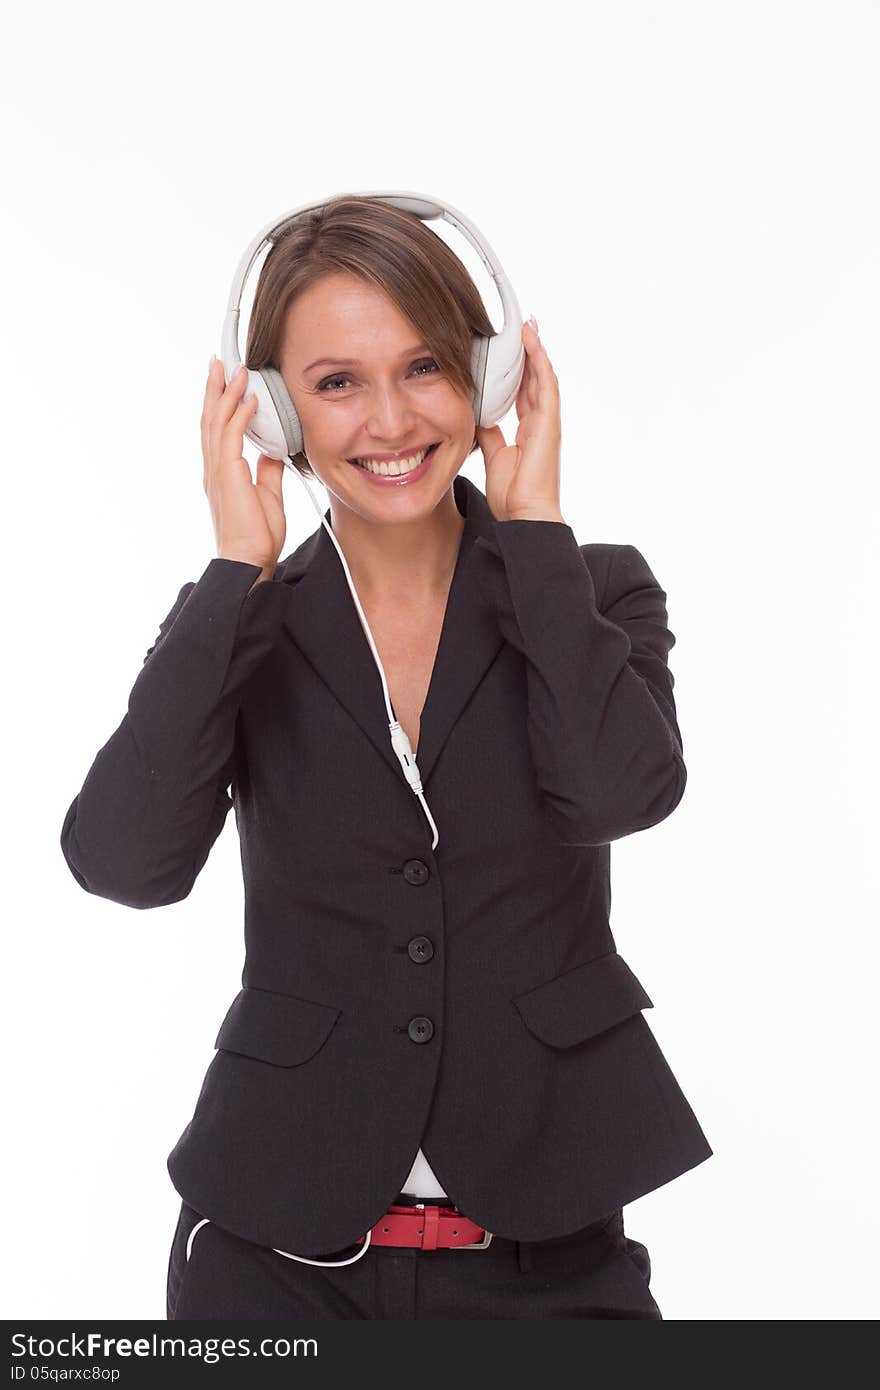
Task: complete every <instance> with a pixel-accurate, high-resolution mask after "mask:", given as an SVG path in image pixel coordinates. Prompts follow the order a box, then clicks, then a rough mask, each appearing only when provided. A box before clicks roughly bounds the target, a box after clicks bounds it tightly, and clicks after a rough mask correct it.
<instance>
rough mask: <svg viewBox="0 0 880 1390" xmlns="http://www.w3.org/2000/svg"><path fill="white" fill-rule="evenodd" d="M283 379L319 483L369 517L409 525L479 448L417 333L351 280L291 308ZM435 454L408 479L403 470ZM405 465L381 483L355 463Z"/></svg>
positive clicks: (375, 292) (322, 284)
mask: <svg viewBox="0 0 880 1390" xmlns="http://www.w3.org/2000/svg"><path fill="white" fill-rule="evenodd" d="M280 363H281V375H282V377H283V378H284V382H285V385H286V386H287V389H288V391H289V392H290V395H291V398H292V400H293V403H294V405H295V407H296V410H297V413H298V415H299V418H300V421H301V422H302V428H303V440H304V444H305V452H306V456H307V458H308V461H309V463H310V464H311V466H312V468H313V470H314V472H315V473H316V474H317V476H318V478H319V479H320V480H321V482H322V483H323V484H324V486H325V487H326V488H327V490H328V492H330V493H332V494H333V495H334V496H335V497H336V498H338V499H339V501H340V502H342V503H344V504H345V505H346V506H348V507H351V508H352V509H353V510H354V511H355V512H357V513H359V514H360V515H362V516H365V517H370V518H374V519H381V520H386V521H393V520H402V521H403V520H405V521H411V520H415V519H417V518H419V517H424V516H427V515H428V514H429V513H430V512H431V511H432V510H433V509H434V507H436V505H437V503H438V502H439V500H440V498H441V497H443V496H444V494H445V493H447V492H448V490H449V488H450V487H451V485H452V480H453V479H454V478H455V476H456V474H457V473H458V472H459V471H460V469H461V466H462V464H463V463H464V460H465V459H466V458H467V456H468V454H469V452H470V449H471V446H472V445H473V441H474V425H475V422H474V412H473V408H472V406H471V403H470V400H468V399H466V398H465V397H464V396H462V394H461V393H460V392H459V391H458V390H457V389H455V388H454V387H453V385H452V383H451V382H450V381H449V379H448V378H447V377H446V376H445V375H444V374H443V373H441V371H440V369H439V367H438V366H437V363H436V362H435V361H434V359H433V358H432V357H431V354H430V350H429V349H428V348H427V346H426V345H425V344H423V343H420V342H419V335H418V332H417V331H416V329H415V328H414V326H413V324H412V323H410V321H409V320H408V319H406V318H404V316H403V315H402V314H401V313H400V311H399V309H398V308H397V307H396V305H395V304H394V303H393V301H392V300H391V299H389V297H388V296H387V295H386V294H385V292H384V291H383V290H381V289H379V288H378V286H375V285H370V284H368V283H366V282H365V281H363V280H360V279H358V278H357V276H355V275H349V274H347V273H345V272H342V271H341V272H339V273H338V274H337V273H334V274H332V275H326V276H324V277H323V278H322V279H321V280H319V281H316V282H315V283H314V284H313V285H310V286H309V288H308V289H306V290H303V291H301V293H300V294H298V295H297V296H296V298H295V300H294V301H293V302H292V304H291V305H290V307H289V309H288V312H287V318H286V321H285V331H284V342H283V346H282V350H281V357H280ZM428 445H437V446H438V447H437V448H436V449H435V450H434V451H433V453H432V454H431V455H430V456H429V458H428V460H427V466H420V467H419V468H418V469H417V471H415V472H413V473H412V474H411V475H406V474H405V471H404V470H405V469H406V468H407V467H409V466H410V465H411V464H412V462H414V461H415V460H414V459H413V458H411V457H410V456H412V455H415V456H416V458H417V457H418V455H419V454H420V453H421V451H422V450H424V448H425V447H426V446H428ZM371 454H373V455H375V454H378V455H386V456H387V455H389V454H395V455H398V456H399V464H398V466H399V472H398V473H397V475H396V476H394V473H395V469H394V466H392V465H389V467H388V469H387V472H388V473H389V474H390V475H392V476H387V477H386V476H385V474H384V473H383V475H382V476H381V477H379V478H378V479H377V478H376V477H375V476H372V474H371V473H370V472H369V471H367V470H366V469H364V468H363V467H361V466H360V465H359V464H356V463H353V462H352V460H353V459H363V458H365V457H369V456H370V455H371Z"/></svg>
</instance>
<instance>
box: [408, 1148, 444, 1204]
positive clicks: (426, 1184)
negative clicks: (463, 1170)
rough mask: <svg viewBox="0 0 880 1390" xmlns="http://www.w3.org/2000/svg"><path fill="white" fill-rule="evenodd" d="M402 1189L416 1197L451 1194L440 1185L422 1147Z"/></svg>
mask: <svg viewBox="0 0 880 1390" xmlns="http://www.w3.org/2000/svg"><path fill="white" fill-rule="evenodd" d="M400 1190H401V1192H411V1193H412V1194H413V1196H414V1197H446V1196H448V1195H449V1194H448V1193H447V1192H444V1190H443V1188H442V1187H441V1186H440V1184H439V1182H438V1181H437V1177H436V1175H435V1173H434V1171H433V1169H432V1167H431V1165H430V1163H429V1162H428V1160H427V1158H426V1157H425V1155H424V1153H423V1152H422V1150H421V1149H419V1151H418V1153H417V1154H416V1156H415V1159H414V1160H413V1166H412V1167H411V1168H410V1170H409V1177H408V1178H407V1180H406V1182H405V1183H404V1184H403V1187H402V1188H401V1189H400Z"/></svg>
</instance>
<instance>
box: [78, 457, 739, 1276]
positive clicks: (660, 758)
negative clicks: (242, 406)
mask: <svg viewBox="0 0 880 1390" xmlns="http://www.w3.org/2000/svg"><path fill="white" fill-rule="evenodd" d="M454 493H455V500H456V504H457V506H458V509H459V511H460V512H461V513H462V515H463V516H464V518H465V528H464V532H463V534H462V540H461V548H460V551H459V556H458V560H457V563H456V568H455V572H454V576H453V579H452V584H451V588H450V592H449V597H448V603H447V609H446V614H445V619H444V624H443V629H442V634H441V638H440V644H439V649H438V652H437V658H436V663H435V666H434V670H433V674H432V678H431V683H430V687H429V690H428V695H427V699H426V702H425V706H424V710H423V712H422V715H421V725H420V736H419V741H418V748H417V758H418V765H419V769H420V772H421V777H422V782H423V785H424V788H425V796H426V800H427V802H428V805H429V807H430V809H431V813H432V815H433V817H434V819H435V821H436V823H437V829H438V833H439V842H438V845H437V849H436V851H432V850H431V847H430V846H431V839H432V834H431V828H430V826H429V824H428V821H427V818H426V816H425V814H424V811H423V809H422V807H421V805H420V804H419V801H418V799H417V798H416V797H415V795H414V794H413V792H412V791H411V789H410V787H409V786H408V785H407V783H406V781H405V779H404V776H403V773H402V771H401V769H400V765H399V763H398V761H397V758H396V756H395V754H394V751H393V749H392V747H391V743H390V739H389V735H388V724H387V716H386V711H385V704H384V700H383V697H382V689H381V683H380V680H379V673H378V670H377V668H376V666H375V664H374V662H373V659H372V656H371V654H370V650H369V646H368V644H367V640H366V637H365V635H364V632H363V630H362V628H361V625H360V622H359V620H358V616H357V612H356V610H355V607H354V603H353V600H352V597H351V594H350V592H349V589H348V585H347V583H346V580H345V575H344V573H343V570H342V565H341V562H340V559H339V556H338V555H337V553H336V551H335V548H334V546H333V543H332V541H331V540H330V538H329V536H328V535H327V533H326V531H325V530H324V527H323V526H319V527H318V528H317V530H316V531H315V532H313V534H312V535H311V536H310V537H309V538H308V539H307V540H306V541H304V542H303V543H302V544H301V545H300V546H299V548H298V549H297V550H295V551H294V552H292V554H290V555H289V556H288V557H287V558H286V559H285V560H282V561H281V562H280V563H279V564H278V566H277V567H276V570H275V573H274V575H273V578H272V580H269V581H265V582H263V583H262V584H259V585H258V586H257V587H256V588H255V589H254V590H253V592H252V593H249V590H250V588H251V585H252V584H253V583H254V581H255V579H256V578H257V576H258V575H259V573H260V569H259V566H258V565H249V564H245V563H244V562H242V561H237V560H224V559H219V558H216V559H213V560H211V561H210V563H209V564H208V565H207V567H206V568H205V570H204V572H203V574H202V575H201V577H200V579H199V580H198V581H197V582H196V583H188V584H185V585H184V586H183V588H182V589H181V591H180V594H179V596H178V598H177V601H176V603H175V605H174V607H173V608H172V610H171V612H170V613H169V614H168V617H167V618H166V619H165V621H164V622H163V623H162V624H161V631H160V634H159V636H158V638H157V640H156V642H155V644H154V646H153V647H151V648H150V649H149V651H148V653H147V656H146V658H145V661H144V666H143V669H142V670H141V671H140V673H139V674H138V677H137V680H136V681H135V684H134V687H133V689H132V691H131V694H130V697H129V701H128V711H127V713H126V715H125V717H124V718H123V720H122V722H121V724H120V725H119V727H118V728H117V729H116V731H115V733H114V734H113V735H112V736H111V738H110V739H109V740H108V742H107V743H106V744H105V745H104V746H103V747H102V748H101V749H100V751H99V752H98V754H97V756H96V758H95V760H94V763H93V764H92V767H91V769H90V771H89V773H88V775H87V777H86V779H85V782H84V783H83V786H82V789H81V791H80V793H79V795H78V796H77V797H76V798H75V800H74V801H73V803H72V805H71V806H70V808H69V810H68V811H67V814H66V816H65V818H64V824H63V829H62V832H61V846H62V849H63V852H64V856H65V859H66V861H67V863H68V865H69V867H70V870H71V872H72V874H73V876H74V878H75V879H76V880H77V882H78V883H79V884H80V885H81V886H82V887H83V888H84V889H86V891H88V892H90V893H95V894H97V895H98V896H100V897H104V898H110V899H112V900H113V901H115V902H119V903H124V904H126V905H127V906H129V907H133V908H154V907H162V906H165V905H166V904H168V903H175V902H179V901H180V900H181V899H182V898H185V897H186V896H187V894H188V893H189V892H190V891H191V889H192V887H193V884H194V883H195V880H196V877H197V875H198V873H199V871H200V870H201V868H202V866H203V865H204V863H205V861H206V859H207V857H208V854H209V852H210V849H211V846H212V845H213V843H214V841H215V840H216V838H217V836H218V835H219V834H220V831H221V829H222V827H223V823H224V821H225V819H226V816H227V813H228V811H229V809H230V807H231V806H234V807H235V817H236V823H237V826H238V833H239V837H240V842H241V861H242V869H243V872H244V887H245V920H244V932H245V945H246V956H245V963H244V969H243V973H242V985H243V988H242V990H241V992H240V993H239V994H238V995H237V997H236V998H235V999H234V1000H233V1001H232V1004H231V1006H230V1008H229V1011H228V1012H227V1014H226V1016H225V1018H224V1019H223V1022H222V1025H221V1026H220V1030H219V1033H218V1035H217V1039H216V1042H215V1044H214V1046H215V1048H216V1049H217V1051H216V1055H215V1056H214V1058H213V1060H212V1061H211V1063H210V1065H209V1066H208V1069H207V1073H206V1075H205V1079H204V1082H203V1085H202V1089H201V1093H200V1095H199V1097H198V1103H197V1105H196V1109H195V1113H194V1115H193V1117H192V1119H191V1120H190V1122H189V1124H188V1125H187V1126H186V1128H185V1130H184V1131H183V1134H182V1135H181V1136H180V1139H179V1140H178V1142H177V1144H176V1145H175V1147H174V1149H173V1150H172V1152H171V1154H170V1155H169V1158H168V1170H169V1173H170V1176H171V1179H172V1182H173V1183H174V1186H175V1188H176V1189H177V1191H178V1193H179V1194H180V1195H181V1196H182V1197H183V1198H184V1199H185V1200H186V1201H187V1202H188V1203H189V1204H190V1205H191V1206H193V1207H195V1208H196V1210H197V1211H199V1212H201V1213H202V1214H203V1215H205V1216H209V1217H211V1218H212V1219H213V1220H214V1221H215V1222H217V1223H219V1224H220V1225H222V1226H225V1227H226V1228H227V1229H228V1230H230V1231H232V1232H234V1233H236V1234H238V1235H240V1236H242V1237H244V1238H246V1239H248V1240H253V1241H257V1242H259V1243H261V1244H264V1245H271V1246H277V1247H279V1248H281V1249H284V1250H288V1251H291V1252H294V1253H298V1254H304V1255H311V1256H320V1255H321V1254H326V1253H327V1252H331V1251H339V1250H342V1249H343V1248H344V1247H345V1246H348V1245H350V1244H352V1243H353V1242H354V1241H355V1240H356V1239H357V1238H358V1237H359V1236H362V1235H363V1234H364V1232H365V1231H366V1230H367V1228H368V1227H370V1226H371V1225H372V1224H373V1223H374V1222H375V1221H377V1220H378V1219H379V1217H380V1216H381V1215H383V1213H384V1212H385V1210H386V1209H387V1207H388V1205H389V1203H391V1202H392V1201H393V1200H394V1198H395V1197H396V1196H397V1194H398V1192H399V1191H400V1189H401V1187H402V1185H403V1183H404V1181H405V1180H406V1177H407V1175H408V1173H409V1169H410V1165H411V1164H412V1161H413V1158H414V1156H415V1153H416V1150H417V1148H418V1146H419V1145H420V1144H421V1145H422V1147H423V1149H424V1151H425V1153H426V1155H427V1158H428V1161H429V1162H430V1164H431V1166H432V1168H433V1170H434V1172H435V1173H436V1175H437V1177H438V1179H439V1180H440V1182H441V1183H442V1185H443V1187H444V1188H445V1190H446V1192H447V1193H448V1194H449V1196H450V1198H451V1199H452V1200H453V1201H454V1202H455V1203H456V1204H457V1205H458V1206H459V1208H460V1209H461V1210H462V1211H463V1212H464V1213H465V1214H466V1215H467V1216H470V1217H471V1218H473V1220H474V1221H476V1222H478V1223H479V1224H480V1225H482V1226H484V1227H486V1228H487V1229H488V1230H490V1231H493V1232H495V1233H497V1234H499V1235H502V1236H507V1237H509V1238H513V1239H519V1240H539V1239H545V1238H550V1237H555V1236H560V1235H563V1234H566V1233H568V1232H570V1231H572V1230H575V1229H577V1228H579V1227H581V1226H583V1225H586V1224H587V1223H588V1222H591V1221H594V1220H596V1219H598V1218H600V1217H601V1216H604V1215H605V1214H606V1213H608V1212H611V1211H613V1210H614V1209H615V1208H617V1207H619V1206H622V1205H623V1204H625V1203H627V1202H630V1201H633V1200H634V1199H635V1198H637V1197H639V1196H641V1195H643V1194H644V1193H646V1192H649V1191H651V1190H652V1189H654V1188H657V1187H659V1186H660V1185H662V1184H663V1183H666V1182H669V1181H670V1180H671V1179H673V1178H675V1177H677V1176H678V1175H679V1174H681V1173H683V1172H685V1171H686V1170H687V1169H690V1168H692V1167H694V1166H695V1165H696V1164H698V1163H701V1162H703V1160H704V1159H706V1158H708V1157H710V1155H711V1154H712V1149H711V1148H710V1147H709V1144H708V1142H707V1140H706V1137H705V1135H704V1134H703V1131H702V1129H701V1128H700V1125H699V1124H698V1122H697V1119H696V1117H695V1115H694V1112H693V1111H692V1109H691V1107H690V1105H689V1104H688V1101H687V1100H686V1099H685V1096H684V1095H683V1093H682V1091H681V1089H680V1088H679V1086H678V1083H677V1082H676V1080H675V1077H674V1076H673V1074H672V1072H671V1070H670V1068H669V1066H668V1064H667V1063H666V1061H665V1059H664V1057H663V1054H662V1053H661V1051H660V1048H659V1046H658V1044H657V1042H656V1040H655V1038H654V1036H653V1034H652V1032H651V1030H650V1028H649V1026H648V1024H647V1022H646V1020H645V1018H644V1016H643V1014H642V1010H643V1009H646V1008H650V1007H651V1006H652V1001H651V1000H650V999H649V997H648V995H647V994H646V992H645V990H644V989H643V987H642V985H641V984H640V983H639V981H638V979H637V978H636V976H635V975H634V974H633V972H632V971H631V970H630V968H629V966H628V965H627V964H626V962H625V961H624V960H623V958H622V957H621V956H620V955H619V954H618V953H617V950H616V947H615V943H614V937H613V935H612V932H611V928H610V925H609V909H610V901H611V893H610V883H609V857H610V848H609V846H610V842H611V841H613V840H616V839H620V838H621V837H622V836H624V835H631V834H633V832H635V831H638V830H644V829H646V828H647V827H648V826H651V825H656V824H657V823H658V822H659V821H661V820H663V819H664V817H666V816H668V815H669V814H670V813H671V812H672V811H673V810H674V809H675V807H676V806H677V805H678V802H679V800H680V799H681V796H682V793H683V791H684V786H685V779H686V772H685V765H684V762H683V761H682V742H681V737H680V733H679V729H678V725H677V722H676V714H675V705H674V702H673V695H672V687H673V677H672V675H671V674H670V671H669V669H668V665H667V654H668V652H669V649H670V647H671V646H672V645H673V643H674V641H675V638H674V637H673V635H672V633H671V632H670V631H669V628H668V626H667V622H666V617H667V614H666V606H665V599H666V595H665V593H664V591H663V590H662V589H661V588H660V587H659V585H658V584H657V581H656V580H655V578H654V576H653V574H652V573H651V571H650V569H649V568H648V566H647V564H646V563H645V560H644V559H643V557H642V556H641V554H640V553H639V551H638V550H636V549H635V547H634V546H631V545H612V544H602V543H591V544H588V545H578V543H577V541H576V540H575V536H574V533H573V531H572V529H571V527H570V526H568V525H565V524H564V523H560V522H553V521H527V520H523V521H503V522H498V521H496V520H495V519H494V517H493V515H492V513H491V511H490V509H489V506H488V503H487V500H486V498H485V496H484V494H483V493H482V492H481V491H480V490H479V489H478V488H477V487H476V486H475V485H474V484H473V483H471V482H470V481H469V480H468V479H466V478H465V477H464V476H463V475H459V476H458V477H457V478H456V479H455V483H454ZM325 516H326V517H327V519H328V520H329V517H330V513H329V511H327V512H326V513H325ZM230 784H231V786H232V797H231V798H230V795H229V793H228V791H227V788H228V787H229V786H230ZM662 910H663V909H662V904H661V905H660V911H661V913H662Z"/></svg>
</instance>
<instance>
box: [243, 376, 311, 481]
mask: <svg viewBox="0 0 880 1390" xmlns="http://www.w3.org/2000/svg"><path fill="white" fill-rule="evenodd" d="M248 386H249V388H250V390H251V391H252V393H253V394H254V395H255V396H256V398H257V410H256V414H255V415H253V416H252V417H251V422H250V425H249V426H248V429H247V430H246V431H245V434H246V436H247V438H248V439H250V440H251V442H252V443H253V444H256V445H257V448H258V449H260V450H261V452H262V453H264V454H268V456H269V458H275V459H286V458H287V456H288V455H291V456H293V455H296V454H299V453H301V452H302V449H303V435H302V425H301V424H300V420H299V416H298V415H297V413H296V407H295V406H294V404H293V401H292V400H291V399H290V393H289V391H288V389H287V387H286V386H285V385H284V379H283V377H282V376H281V373H280V372H278V371H276V370H275V368H274V367H261V368H259V370H256V371H251V372H249V380H248Z"/></svg>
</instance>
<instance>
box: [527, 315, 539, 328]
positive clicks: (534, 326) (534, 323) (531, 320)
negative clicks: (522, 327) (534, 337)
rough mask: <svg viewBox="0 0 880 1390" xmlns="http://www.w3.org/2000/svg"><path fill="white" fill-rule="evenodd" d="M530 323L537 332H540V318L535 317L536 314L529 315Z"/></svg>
mask: <svg viewBox="0 0 880 1390" xmlns="http://www.w3.org/2000/svg"><path fill="white" fill-rule="evenodd" d="M529 323H530V324H531V325H532V327H533V328H534V330H535V332H536V333H539V331H540V330H539V329H538V320H537V319H536V318H535V316H534V314H530V315H529Z"/></svg>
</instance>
